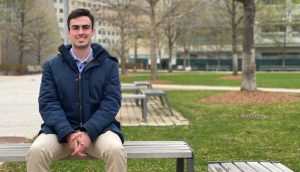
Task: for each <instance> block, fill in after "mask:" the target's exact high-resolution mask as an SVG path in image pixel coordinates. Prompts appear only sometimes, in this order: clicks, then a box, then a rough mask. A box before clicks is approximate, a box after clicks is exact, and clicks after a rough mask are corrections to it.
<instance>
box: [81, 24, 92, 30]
mask: <svg viewBox="0 0 300 172" xmlns="http://www.w3.org/2000/svg"><path fill="white" fill-rule="evenodd" d="M90 28H91V26H90V25H83V26H82V29H84V30H88V29H90Z"/></svg>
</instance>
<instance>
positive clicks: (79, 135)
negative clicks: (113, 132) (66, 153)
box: [67, 131, 91, 157]
mask: <svg viewBox="0 0 300 172" xmlns="http://www.w3.org/2000/svg"><path fill="white" fill-rule="evenodd" d="M67 141H68V144H69V147H70V149H71V150H72V153H71V156H75V155H78V156H80V157H85V156H86V149H87V148H88V147H89V145H90V144H91V139H90V137H89V135H88V133H87V132H83V131H80V132H76V133H71V134H70V135H69V136H68V137H67Z"/></svg>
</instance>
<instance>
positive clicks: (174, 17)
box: [160, 0, 201, 72]
mask: <svg viewBox="0 0 300 172" xmlns="http://www.w3.org/2000/svg"><path fill="white" fill-rule="evenodd" d="M200 4H201V3H199V1H194V0H185V1H183V0H173V1H170V0H163V1H162V8H160V9H162V12H161V13H162V14H167V16H166V18H165V20H164V22H163V23H162V24H161V25H162V26H161V28H162V30H163V33H164V35H165V37H166V38H167V46H168V55H169V65H168V70H169V72H172V70H173V64H172V58H173V51H174V50H173V49H174V45H175V44H176V42H177V40H178V38H179V37H180V35H181V34H183V32H182V31H183V27H187V26H186V25H183V23H184V22H183V21H184V19H185V18H186V17H188V15H190V14H193V13H195V12H197V13H198V12H199V11H198V10H199V9H198V8H197V7H198V6H199V5H200Z"/></svg>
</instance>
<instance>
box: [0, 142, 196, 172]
mask: <svg viewBox="0 0 300 172" xmlns="http://www.w3.org/2000/svg"><path fill="white" fill-rule="evenodd" d="M30 145H31V144H29V143H24V144H0V162H15V161H25V156H26V153H27V152H28V149H29V147H30ZM124 147H125V149H126V151H127V158H128V159H130V158H176V159H177V163H176V171H177V172H184V169H185V164H186V171H187V172H194V153H193V150H192V149H191V148H190V146H189V145H188V144H187V143H185V142H184V141H125V143H124ZM73 159H77V160H78V159H79V160H80V159H81V160H84V159H85V160H90V159H95V158H93V157H91V156H87V157H84V158H80V157H67V158H65V159H64V160H73Z"/></svg>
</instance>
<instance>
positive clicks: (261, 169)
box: [248, 162, 270, 172]
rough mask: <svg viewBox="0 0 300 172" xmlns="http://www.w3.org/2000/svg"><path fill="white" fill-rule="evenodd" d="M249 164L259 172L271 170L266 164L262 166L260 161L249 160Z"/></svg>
mask: <svg viewBox="0 0 300 172" xmlns="http://www.w3.org/2000/svg"><path fill="white" fill-rule="evenodd" d="M248 164H249V165H250V166H251V167H252V168H254V169H255V170H256V171H259V172H270V171H269V170H268V169H266V168H265V167H264V166H262V165H261V164H260V163H258V162H248Z"/></svg>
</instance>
